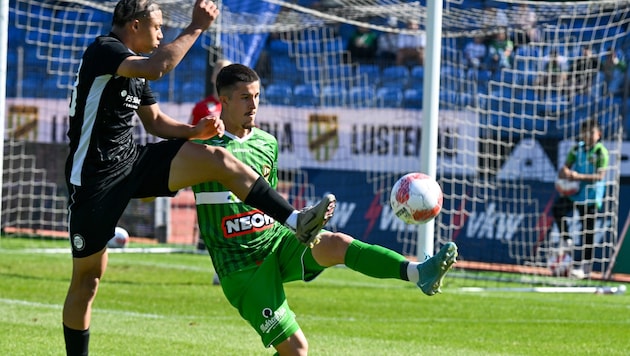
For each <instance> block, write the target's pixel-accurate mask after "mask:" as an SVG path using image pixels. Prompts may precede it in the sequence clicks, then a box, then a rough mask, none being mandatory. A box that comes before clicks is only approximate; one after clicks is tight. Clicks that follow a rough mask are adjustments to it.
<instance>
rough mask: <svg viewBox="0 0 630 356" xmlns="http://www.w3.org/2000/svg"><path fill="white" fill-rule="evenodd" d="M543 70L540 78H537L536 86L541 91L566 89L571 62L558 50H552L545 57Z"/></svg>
mask: <svg viewBox="0 0 630 356" xmlns="http://www.w3.org/2000/svg"><path fill="white" fill-rule="evenodd" d="M541 69H542V70H541V72H540V74H539V76H538V78H536V86H537V87H538V89H539V90H544V91H550V90H558V91H562V90H563V89H564V88H565V87H566V85H567V70H568V69H569V62H568V60H567V58H566V57H565V56H563V55H561V54H560V53H559V52H558V50H557V49H555V48H553V49H551V51H550V52H549V54H548V55H546V56H545V57H543V61H542V68H541ZM540 94H542V93H540Z"/></svg>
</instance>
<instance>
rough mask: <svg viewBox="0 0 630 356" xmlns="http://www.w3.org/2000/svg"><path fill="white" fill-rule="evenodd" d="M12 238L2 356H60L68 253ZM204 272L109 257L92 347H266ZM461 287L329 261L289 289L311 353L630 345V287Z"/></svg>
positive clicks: (582, 349)
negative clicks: (617, 291)
mask: <svg viewBox="0 0 630 356" xmlns="http://www.w3.org/2000/svg"><path fill="white" fill-rule="evenodd" d="M12 240H14V241H20V240H15V239H6V238H4V239H2V238H0V335H1V336H0V354H2V355H29V356H31V355H63V354H64V352H63V350H64V345H63V336H62V329H61V308H62V304H63V299H64V297H65V292H66V289H67V287H68V279H69V275H70V269H71V257H70V254H69V253H68V254H65V253H61V254H42V253H29V252H24V251H23V250H20V249H17V248H15V247H16V246H19V245H20V242H18V243H13V242H12ZM29 245H31V246H32V243H29ZM63 246H67V245H65V244H64V245H60V246H56V247H63ZM38 247H39V246H38ZM212 274H213V270H212V265H211V262H210V259H209V257H208V256H205V255H194V254H125V253H123V254H110V263H109V268H108V270H107V272H106V274H105V278H104V279H103V281H102V284H101V287H100V291H99V295H98V297H97V299H96V302H95V305H94V313H93V317H92V338H91V345H90V346H91V352H92V353H91V354H92V355H272V354H273V353H274V351H273V350H272V349H265V348H264V347H263V346H262V344H261V343H260V341H259V338H258V336H257V334H256V333H255V332H254V330H253V329H251V328H250V327H249V326H248V325H247V324H246V323H245V322H244V321H243V320H242V319H241V318H240V317H239V316H238V314H237V312H236V310H235V309H233V308H232V307H231V306H230V305H229V303H228V302H227V300H226V299H225V297H224V296H223V293H222V292H221V289H220V287H216V286H212ZM464 284H465V285H470V284H471V281H464V280H462V279H459V278H447V280H446V284H445V286H444V288H443V290H444V293H443V294H440V295H437V296H434V297H427V296H424V295H423V294H421V293H420V291H419V290H418V289H417V288H415V287H414V286H412V285H410V284H408V283H405V282H401V281H396V280H376V279H371V278H368V277H364V276H362V275H359V274H357V273H354V272H352V271H350V270H349V269H346V268H331V269H329V270H327V271H326V272H324V273H323V274H322V275H321V276H320V277H319V278H318V279H317V280H315V281H313V282H310V283H302V282H293V283H289V284H287V285H286V292H287V295H288V298H289V303H290V305H291V307H292V309H293V310H294V311H295V313H296V314H297V317H298V321H299V322H300V325H301V326H302V329H303V330H304V333H305V334H306V336H307V338H308V340H309V345H310V353H311V354H312V355H466V356H468V355H565V354H566V355H587V354H588V355H592V354H595V355H627V354H628V353H629V352H630V351H629V350H630V337H629V335H630V295H629V294H625V295H595V294H541V293H518V292H481V293H470V292H463V291H461V290H460V288H459V287H461V286H463V285H464Z"/></svg>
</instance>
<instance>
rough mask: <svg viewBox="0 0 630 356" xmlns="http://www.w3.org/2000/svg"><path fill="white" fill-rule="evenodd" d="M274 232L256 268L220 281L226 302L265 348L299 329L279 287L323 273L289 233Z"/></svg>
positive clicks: (280, 230)
mask: <svg viewBox="0 0 630 356" xmlns="http://www.w3.org/2000/svg"><path fill="white" fill-rule="evenodd" d="M278 232H279V234H280V235H278V236H277V237H278V243H277V244H276V246H275V247H274V249H273V251H272V252H271V253H270V254H269V256H267V258H265V260H264V261H263V262H262V263H261V264H260V265H259V266H256V267H252V268H248V269H244V270H241V271H237V272H234V273H230V274H229V275H227V276H223V277H222V278H221V287H222V288H223V293H224V294H225V296H226V297H227V299H228V301H229V302H230V304H232V306H234V307H235V308H236V309H238V311H239V313H240V314H241V316H242V317H243V319H245V320H247V321H248V322H249V324H250V325H251V326H252V327H253V328H254V329H255V330H256V332H257V333H258V334H259V335H260V338H261V339H262V342H263V344H264V345H265V347H269V346H272V345H274V346H275V345H278V344H279V343H281V342H282V341H284V340H286V339H287V338H288V337H289V336H291V335H293V333H295V332H296V331H297V330H299V329H300V326H299V325H298V323H297V321H296V320H295V314H294V313H293V311H291V308H289V305H288V303H287V298H286V295H285V294H284V286H283V284H284V283H285V282H290V281H297V280H303V281H310V280H313V279H314V278H315V277H317V276H318V275H319V274H320V273H321V272H322V271H323V270H324V269H325V267H322V266H320V265H319V264H318V263H317V262H315V260H314V259H313V255H312V253H311V249H310V248H308V247H306V246H304V245H302V244H301V243H300V242H299V241H298V240H297V239H296V238H295V235H294V234H293V232H292V231H290V230H289V229H286V228H283V229H278Z"/></svg>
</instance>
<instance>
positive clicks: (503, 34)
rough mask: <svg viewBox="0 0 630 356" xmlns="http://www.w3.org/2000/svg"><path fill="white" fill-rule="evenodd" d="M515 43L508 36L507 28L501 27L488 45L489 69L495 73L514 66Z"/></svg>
mask: <svg viewBox="0 0 630 356" xmlns="http://www.w3.org/2000/svg"><path fill="white" fill-rule="evenodd" d="M513 51H514V43H513V42H512V41H511V40H509V39H508V37H507V29H506V28H501V29H500V30H499V31H498V32H496V33H495V35H494V38H493V39H492V41H490V45H488V69H489V70H491V71H492V72H493V73H494V72H496V71H500V70H501V69H503V68H510V67H511V66H512V54H513Z"/></svg>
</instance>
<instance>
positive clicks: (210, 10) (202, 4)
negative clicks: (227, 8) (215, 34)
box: [190, 0, 219, 31]
mask: <svg viewBox="0 0 630 356" xmlns="http://www.w3.org/2000/svg"><path fill="white" fill-rule="evenodd" d="M217 17H219V8H218V7H217V5H216V4H215V3H214V1H210V0H197V1H195V7H194V8H193V13H192V21H191V22H190V23H191V25H193V26H195V27H197V28H200V29H201V30H202V31H205V30H207V29H208V28H209V27H210V25H212V23H213V22H214V20H216V19H217Z"/></svg>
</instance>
